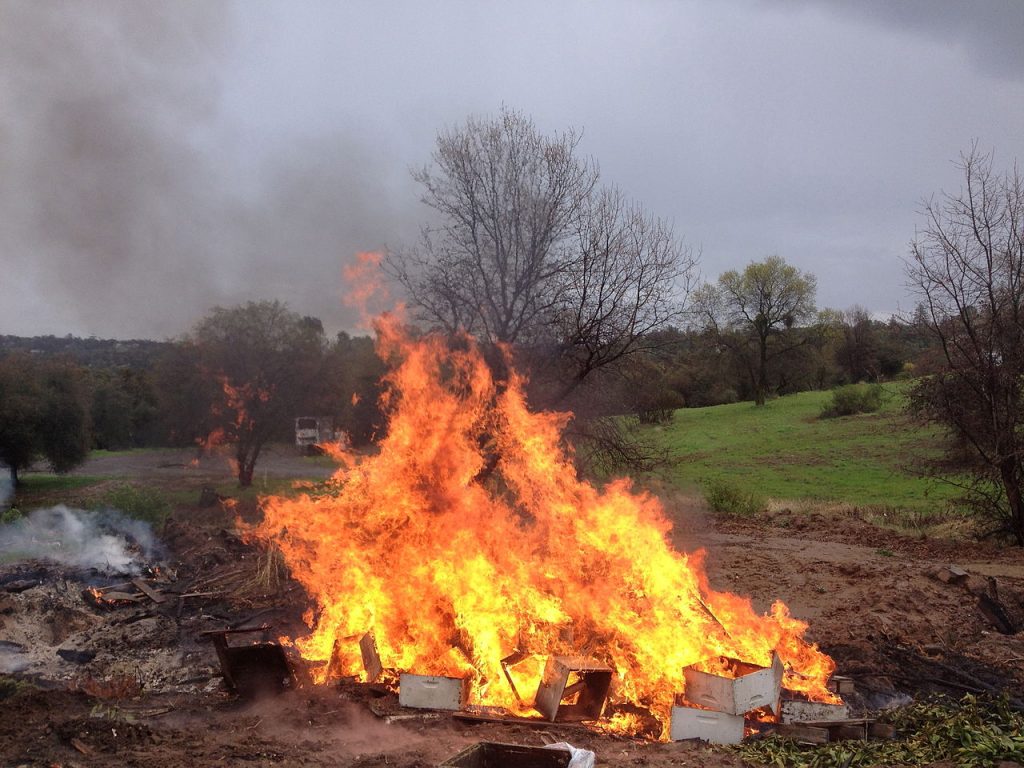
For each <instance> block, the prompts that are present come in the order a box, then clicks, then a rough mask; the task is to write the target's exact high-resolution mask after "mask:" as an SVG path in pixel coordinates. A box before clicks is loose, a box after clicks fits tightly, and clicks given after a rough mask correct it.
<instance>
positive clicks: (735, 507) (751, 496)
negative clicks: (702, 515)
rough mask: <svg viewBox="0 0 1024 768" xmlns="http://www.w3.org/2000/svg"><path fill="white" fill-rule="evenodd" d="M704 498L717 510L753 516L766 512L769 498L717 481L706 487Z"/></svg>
mask: <svg viewBox="0 0 1024 768" xmlns="http://www.w3.org/2000/svg"><path fill="white" fill-rule="evenodd" d="M704 499H705V501H707V503H708V506H709V507H711V509H713V510H714V511H715V512H718V513H719V514H725V515H739V516H741V517H753V516H754V515H757V514H760V513H761V512H764V511H765V509H767V507H768V500H767V499H766V498H765V497H763V496H761V495H760V494H757V493H754V492H750V493H745V492H744V491H741V490H740V489H738V488H736V487H735V486H732V485H729V484H728V483H724V482H720V481H716V482H710V483H707V484H706V485H705V487H704Z"/></svg>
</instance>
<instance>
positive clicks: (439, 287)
mask: <svg viewBox="0 0 1024 768" xmlns="http://www.w3.org/2000/svg"><path fill="white" fill-rule="evenodd" d="M578 144H579V134H577V133H576V132H574V131H572V130H570V131H567V132H566V133H563V134H556V135H554V136H551V137H549V136H544V135H542V134H541V133H540V132H539V131H538V130H537V128H536V127H535V126H534V124H533V123H532V122H531V121H530V120H529V119H528V118H527V117H525V116H524V115H522V114H520V113H518V112H514V111H510V110H508V109H504V110H502V112H501V114H500V115H499V116H498V117H497V118H495V119H480V118H470V119H469V120H468V121H467V122H466V123H465V125H463V126H461V127H458V128H455V129H451V130H447V131H444V132H442V133H441V134H439V136H438V139H437V149H436V150H435V152H434V154H433V163H432V165H431V166H428V167H426V168H424V169H422V170H420V171H417V172H415V173H414V178H415V179H416V180H417V181H418V182H419V183H420V184H421V185H422V186H423V190H424V193H423V201H424V202H425V203H426V204H427V205H429V206H430V207H431V208H433V209H434V210H435V211H436V212H437V214H438V223H437V224H436V226H433V227H428V228H425V229H424V231H423V234H422V238H421V240H420V243H419V245H418V247H417V248H415V249H413V250H408V251H402V252H395V253H390V254H389V255H388V259H387V261H386V266H387V268H388V269H389V271H390V272H391V273H392V275H394V276H395V277H396V278H397V279H398V281H399V282H400V283H401V284H402V286H403V287H404V288H405V290H406V292H407V293H408V294H409V296H410V297H411V299H412V302H413V304H414V305H415V306H416V307H417V308H418V309H419V311H420V315H421V318H422V319H423V320H425V321H426V322H427V323H428V324H431V325H434V326H437V327H440V328H442V329H444V330H447V331H449V332H454V331H456V330H466V331H468V332H470V333H473V334H475V335H477V336H478V337H480V338H482V339H483V340H485V341H487V342H501V343H506V344H512V345H516V346H517V347H519V348H523V349H529V350H531V352H530V357H531V358H532V359H536V358H537V356H538V355H540V356H541V357H543V358H544V359H545V361H546V363H552V362H553V363H554V364H553V366H552V367H553V369H555V370H557V371H558V372H559V375H560V377H561V378H562V382H561V386H559V387H556V388H554V389H553V390H552V392H553V393H554V394H553V398H552V399H553V400H554V401H561V400H564V399H565V398H566V397H568V396H569V395H570V394H571V393H573V392H574V391H575V390H576V389H577V387H578V385H579V383H580V382H581V381H583V379H585V378H587V377H588V376H589V375H590V374H591V373H592V372H594V371H595V370H597V369H599V368H602V367H605V366H608V365H611V364H613V363H615V362H617V361H619V360H621V359H622V358H624V357H625V356H627V355H629V354H631V353H632V352H634V351H637V350H639V349H641V348H643V347H644V344H645V338H646V335H647V334H648V333H649V332H650V331H652V330H655V329H657V328H659V327H662V326H663V325H665V324H667V323H669V322H671V321H672V319H673V318H677V317H679V316H680V311H681V308H682V297H683V296H684V295H685V293H686V291H687V290H688V288H689V280H690V275H691V274H692V271H693V267H694V265H695V262H696V259H695V257H694V256H693V254H692V253H691V252H690V250H689V249H687V248H685V247H684V246H683V245H682V244H681V243H680V242H679V241H678V240H677V238H676V237H675V236H674V234H673V232H672V228H671V227H670V226H669V225H668V224H667V223H665V222H663V221H661V220H659V219H657V218H655V217H653V216H650V215H649V214H646V213H645V212H644V211H643V210H642V209H641V208H640V207H639V206H638V205H636V204H635V203H631V202H629V201H628V200H627V199H626V198H625V196H624V195H623V194H622V193H621V192H619V191H618V190H615V189H602V188H600V187H598V184H597V181H598V170H597V167H596V164H595V163H594V162H593V161H591V160H589V159H586V158H581V157H580V156H579V155H578V153H577V147H578ZM552 358H554V360H553V361H552ZM549 404H550V403H549Z"/></svg>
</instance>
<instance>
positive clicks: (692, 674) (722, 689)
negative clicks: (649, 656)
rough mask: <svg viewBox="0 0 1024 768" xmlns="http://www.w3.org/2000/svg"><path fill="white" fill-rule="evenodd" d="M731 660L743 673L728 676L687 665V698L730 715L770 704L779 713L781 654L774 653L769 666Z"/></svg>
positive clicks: (773, 710) (684, 671)
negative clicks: (731, 676)
mask: <svg viewBox="0 0 1024 768" xmlns="http://www.w3.org/2000/svg"><path fill="white" fill-rule="evenodd" d="M731 663H732V664H733V665H734V666H735V667H736V668H737V669H738V670H740V671H741V672H742V674H739V675H737V676H736V677H735V678H729V677H721V676H719V675H715V674H711V673H710V672H702V671H700V670H697V669H694V668H693V667H687V668H686V669H684V670H683V676H684V677H685V678H686V693H685V696H686V699H687V701H689V702H692V703H693V704H698V705H700V706H701V707H706V708H707V709H714V710H718V711H719V712H725V713H727V714H730V715H742V714H744V713H745V712H750V711H752V710H755V709H758V708H760V707H768V708H770V709H771V710H772V712H774V713H775V714H779V709H780V707H779V697H780V696H781V694H782V673H783V671H784V670H783V666H782V659H780V658H779V655H778V654H777V653H772V663H771V666H769V667H757V666H754V665H752V664H744V663H742V662H735V661H732V662H731Z"/></svg>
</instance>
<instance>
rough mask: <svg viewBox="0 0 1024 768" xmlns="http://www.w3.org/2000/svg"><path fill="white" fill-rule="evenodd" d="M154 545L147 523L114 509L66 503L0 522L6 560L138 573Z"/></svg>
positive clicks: (0, 550)
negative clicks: (88, 508)
mask: <svg viewBox="0 0 1024 768" xmlns="http://www.w3.org/2000/svg"><path fill="white" fill-rule="evenodd" d="M154 548H155V540H154V537H153V532H152V530H151V529H150V527H149V525H148V524H147V523H144V522H142V521H139V520H132V519H130V518H128V517H125V516H124V515H122V514H121V513H120V512H116V511H114V510H108V511H105V512H87V511H85V510H80V509H71V508H69V507H66V506H64V505H63V504H61V505H58V506H56V507H52V508H50V509H37V510H35V511H34V512H32V513H31V514H30V515H28V516H27V517H23V518H21V519H19V520H16V521H14V522H13V523H9V524H7V525H3V526H0V562H17V561H21V560H50V561H53V562H57V563H61V564H63V565H68V566H71V567H74V568H92V569H95V570H98V571H102V572H104V573H131V574H137V573H139V572H140V571H141V569H142V565H143V563H144V562H145V561H147V560H149V559H150V558H151V557H152V556H153V553H154Z"/></svg>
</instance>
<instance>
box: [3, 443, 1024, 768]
mask: <svg viewBox="0 0 1024 768" xmlns="http://www.w3.org/2000/svg"><path fill="white" fill-rule="evenodd" d="M119 458H120V459H122V460H121V461H120V462H119V461H118V459H119ZM188 458H190V457H184V456H181V457H180V456H178V455H177V454H170V453H168V454H166V455H163V454H150V455H148V456H144V457H139V456H131V455H130V456H127V457H116V456H115V457H105V458H104V459H103V460H102V462H100V463H96V462H94V464H93V465H92V466H90V465H87V466H86V467H84V468H83V469H82V470H80V471H81V472H83V473H84V474H94V475H98V474H106V475H113V476H117V477H120V478H130V479H135V480H139V481H141V482H146V483H153V484H160V485H161V486H162V487H167V488H174V487H188V488H195V489H198V488H199V487H201V486H202V485H203V484H204V483H209V482H214V481H216V480H218V479H221V480H222V479H223V477H224V473H225V471H226V467H224V466H222V465H221V464H216V465H215V464H213V463H211V464H209V465H208V466H207V467H206V468H205V469H200V470H199V471H196V470H188V471H186V470H185V468H184V464H185V463H186V462H187V460H188ZM160 465H164V466H160ZM300 469H302V470H305V471H303V472H300V471H299V470H300ZM261 471H266V472H268V474H270V475H271V476H280V477H291V476H297V475H305V476H309V475H310V474H312V473H310V472H309V463H308V462H307V461H304V460H301V459H298V458H296V457H293V456H292V455H290V454H289V452H288V451H287V450H281V453H280V462H277V461H275V460H274V458H273V454H272V455H271V457H269V460H268V461H267V462H266V463H265V464H263V465H261ZM328 471H329V470H328V469H327V468H324V469H323V474H327V472H328ZM293 472H294V474H291V473H293ZM278 473H279V474H278ZM672 509H673V515H674V516H675V517H676V523H677V524H676V532H675V534H674V536H675V538H676V542H677V544H678V546H680V547H681V548H684V549H687V550H691V549H694V548H696V547H705V548H706V549H707V567H708V572H709V575H710V578H711V581H712V586H714V587H715V588H716V589H726V590H730V591H733V592H737V593H740V594H746V595H749V596H750V597H751V599H752V600H753V602H754V604H755V606H756V607H757V608H758V609H761V610H764V609H766V608H767V607H768V606H769V605H770V603H771V602H772V601H773V600H775V599H781V600H783V601H785V602H786V603H787V604H788V605H789V606H790V608H791V610H792V612H793V614H794V615H795V616H797V617H799V618H801V619H803V620H805V621H807V622H808V623H809V625H810V629H809V634H810V636H811V638H812V639H813V640H815V641H817V642H818V643H819V644H820V645H821V646H822V647H823V648H824V649H825V650H826V651H828V652H829V653H830V654H831V655H833V657H834V658H835V659H836V661H837V662H838V665H839V671H840V672H841V673H843V674H846V675H850V676H852V677H853V678H854V679H855V680H856V682H857V685H858V689H859V691H860V692H862V693H863V694H864V696H865V698H864V699H859V700H858V703H859V704H862V705H882V704H886V703H891V702H894V701H899V700H900V699H901V697H902V696H903V695H905V694H911V695H912V694H915V693H918V692H921V691H928V690H938V691H945V692H948V693H951V694H960V693H962V692H964V691H969V690H986V689H990V688H999V687H1003V686H1005V687H1007V688H1009V689H1010V690H1011V691H1015V692H1019V691H1021V690H1024V633H1019V632H1018V633H1016V634H1006V633H1005V631H1006V630H1007V627H1006V626H1002V624H1003V623H1005V622H1006V621H1009V622H1010V623H1011V624H1013V627H1011V628H1012V629H1016V628H1019V627H1021V626H1024V557H1022V555H1021V553H1020V551H1019V550H1017V549H1013V548H1001V547H999V546H996V545H992V544H975V543H964V542H948V541H941V540H929V539H924V538H921V537H917V536H902V535H897V534H895V533H893V532H891V531H888V530H883V529H880V528H877V527H874V526H872V525H870V524H869V523H867V522H865V521H863V520H860V519H859V518H858V516H857V515H856V514H855V513H850V512H845V513H841V514H840V513H835V514H825V513H813V512H812V513H806V512H800V513H796V512H790V511H788V510H785V509H783V510H779V511H775V512H773V513H770V514H767V515H765V516H764V517H763V518H760V519H757V520H737V519H728V518H716V517H714V516H710V515H708V514H706V513H705V512H704V511H703V510H702V509H701V507H700V505H699V504H698V503H697V502H695V501H692V500H685V499H683V500H680V501H678V502H676V503H674V504H673V506H672ZM241 513H242V514H243V515H252V514H255V509H253V508H248V509H246V508H243V509H242V510H241ZM234 514H235V513H234V512H231V511H226V510H224V509H222V508H221V506H220V505H215V506H212V507H210V506H205V507H202V506H199V504H198V498H197V503H194V504H184V505H181V506H180V507H179V508H178V509H177V510H176V511H175V513H174V515H173V517H172V519H171V520H170V521H169V522H168V524H167V525H166V527H165V529H164V530H163V531H161V534H162V536H161V539H162V542H163V545H164V547H165V549H164V551H163V553H162V556H161V558H160V559H161V562H162V564H163V570H162V571H161V574H160V575H158V576H155V577H152V578H151V579H150V581H151V583H153V584H154V585H155V586H156V587H157V588H158V589H160V590H161V591H162V592H163V593H164V596H165V601H164V603H162V604H156V603H153V602H152V601H151V600H147V599H143V598H142V597H140V596H139V595H136V598H137V599H138V602H134V603H130V604H127V605H124V606H120V607H116V608H112V609H110V610H105V609H103V608H97V607H94V606H91V605H89V604H88V603H87V602H86V601H85V600H83V599H82V596H81V593H80V590H81V586H82V583H83V581H89V580H90V579H91V580H92V581H93V583H94V584H96V585H98V586H107V585H108V584H109V582H110V581H111V580H112V577H104V576H99V575H96V574H91V575H90V574H82V573H77V572H69V571H68V570H67V569H63V568H61V567H58V566H53V565H46V564H40V563H19V564H7V565H4V566H2V567H0V661H3V660H6V662H5V663H7V664H8V672H9V674H7V675H4V676H2V677H0V765H5V766H6V765H32V766H36V765H40V766H42V765H46V766H51V765H61V766H75V765H77V766H100V765H126V766H135V765H138V766H147V768H155V767H157V766H186V765H187V766H206V765H220V764H223V765H240V764H245V765H296V766H299V765H302V766H334V765H351V766H398V767H399V768H402V767H405V768H413V767H418V766H434V765H437V764H438V763H439V762H441V761H442V760H444V759H445V758H447V757H449V756H451V755H453V754H454V753H456V752H458V751H459V750H460V749H462V748H463V747H465V746H467V745H469V744H472V743H475V742H477V741H481V740H488V741H503V742H514V743H522V744H534V745H541V744H544V743H550V742H552V741H567V742H569V743H571V744H574V745H576V746H581V747H586V748H588V749H592V750H593V751H594V752H595V753H596V754H597V760H598V765H607V766H636V765H644V766H670V765H689V766H732V765H739V764H740V762H739V760H738V759H737V757H736V756H735V755H734V754H733V753H731V752H730V751H729V750H728V749H726V748H711V747H707V746H703V745H700V744H694V743H676V744H661V743H653V742H644V741H640V740H633V739H627V738H622V737H617V736H610V735H603V734H599V733H595V732H593V731H590V730H587V729H585V728H581V727H579V726H571V725H552V726H549V727H547V728H544V729H535V728H529V727H526V726H521V725H498V724H476V725H474V724H469V723H465V722H461V721H458V720H455V719H452V718H451V717H450V716H448V715H442V716H436V715H429V714H428V715H426V716H425V717H423V718H419V719H408V720H397V721H392V722H388V721H387V720H385V719H384V718H382V717H378V716H377V715H375V714H374V712H373V710H372V709H371V707H370V706H369V704H370V701H371V700H370V698H368V695H367V694H366V692H365V691H355V690H353V689H339V688H336V687H330V688H314V687H309V686H306V687H301V688H299V689H297V690H292V691H288V692H286V693H285V694H283V695H281V696H278V697H271V698H267V699H263V700H261V701H258V702H256V703H244V702H240V701H238V700H237V699H236V698H234V697H233V696H232V695H230V694H229V693H228V692H227V691H226V690H225V687H224V684H223V682H222V680H221V679H220V677H219V674H218V664H217V659H216V655H215V652H214V650H213V647H212V645H211V644H210V642H209V639H208V637H207V636H204V635H203V634H202V633H203V632H204V631H205V630H209V629H218V628H224V627H228V626H254V625H258V624H260V623H263V622H270V623H273V624H274V625H275V627H276V628H279V629H280V630H281V631H283V632H285V633H287V632H288V631H289V630H297V629H298V628H299V627H300V626H301V613H302V610H303V609H304V608H305V601H304V597H303V594H302V591H301V589H300V588H298V587H297V586H296V585H295V584H293V583H291V582H289V581H288V580H284V581H281V582H273V581H272V580H268V578H267V575H266V570H265V566H266V561H265V559H261V553H260V552H259V551H258V550H255V549H254V548H252V547H251V546H249V545H248V544H246V543H245V542H244V541H242V540H241V539H240V538H239V537H238V536H237V535H236V534H235V533H234V528H233V519H234ZM949 564H956V565H958V566H959V567H961V568H962V569H963V570H965V571H966V572H967V574H968V575H967V576H966V577H964V578H961V579H958V580H956V579H955V580H952V581H950V580H948V579H949V574H948V572H946V571H944V570H943V569H944V568H945V566H948V565H949ZM104 580H106V581H104ZM121 580H122V581H123V578H122V579H121ZM12 585H13V587H14V588H11V586H12ZM128 589H129V590H131V588H128ZM195 593H199V594H198V595H196V596H192V597H184V598H183V597H181V595H182V594H185V595H194V594H195ZM993 605H997V606H998V608H999V610H1000V611H1001V613H999V612H998V611H997V612H996V613H995V614H993V607H992V606H993ZM275 631H276V630H275ZM58 651H63V652H64V653H63V655H59V654H58V653H57V652H58ZM76 652H80V654H76ZM65 657H67V658H65ZM1017 695H1019V693H1018V694H1017ZM376 708H377V709H378V710H381V707H380V706H377V707H376Z"/></svg>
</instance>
